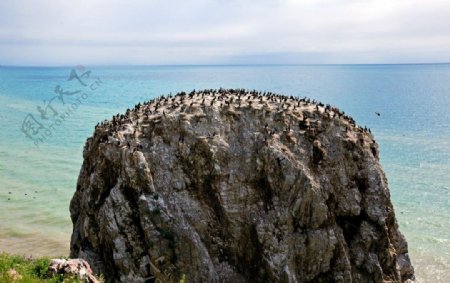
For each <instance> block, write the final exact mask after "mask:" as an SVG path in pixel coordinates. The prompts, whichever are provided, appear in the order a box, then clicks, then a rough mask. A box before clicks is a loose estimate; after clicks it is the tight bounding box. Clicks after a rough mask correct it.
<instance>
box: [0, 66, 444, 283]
mask: <svg viewBox="0 0 450 283" xmlns="http://www.w3.org/2000/svg"><path fill="white" fill-rule="evenodd" d="M71 69H72V68H71V67H66V68H13V67H0V120H1V124H0V127H1V128H0V133H1V134H0V251H7V252H12V253H18V254H26V255H30V254H33V255H53V256H59V255H68V252H69V251H68V249H69V241H70V234H71V229H72V226H71V221H70V215H69V209H68V207H69V202H70V198H71V197H72V194H73V192H74V190H75V187H76V181H77V177H78V173H79V170H80V168H81V163H82V149H83V145H84V141H85V139H86V138H87V137H88V136H90V135H91V134H92V132H93V128H94V126H95V124H96V123H97V122H99V121H101V120H103V119H109V118H111V116H112V115H113V114H116V113H119V112H120V113H123V112H125V110H126V109H127V108H131V107H133V106H134V104H135V103H137V102H139V101H141V102H142V101H144V100H148V99H150V98H152V97H155V96H157V95H160V94H168V93H170V92H172V93H176V92H177V91H182V90H192V89H203V88H219V87H224V88H248V89H254V88H255V89H258V90H263V91H264V90H270V91H274V92H277V93H282V94H286V95H296V96H300V97H303V96H308V97H310V98H313V99H316V100H320V101H322V102H324V103H330V104H333V105H335V106H338V107H339V108H341V109H343V110H344V111H345V112H346V113H347V114H350V115H351V116H353V117H354V118H355V120H356V121H357V123H358V124H360V125H363V126H364V125H367V126H368V127H370V128H371V130H372V132H373V133H374V135H375V138H376V140H377V141H378V143H379V145H380V156H381V157H380V159H381V163H382V165H383V168H384V170H385V172H386V175H387V177H388V181H389V187H390V191H391V197H392V201H393V203H394V207H395V210H396V215H397V219H398V221H399V225H400V229H401V231H402V232H403V233H404V234H405V236H406V238H407V240H408V243H409V250H410V255H411V258H412V260H413V264H414V266H415V268H416V273H417V276H418V277H419V279H421V282H446V279H447V278H450V115H449V109H450V83H449V81H450V65H446V64H442V65H334V66H333V65H332V66H170V67H169V66H168V67H91V68H86V69H84V70H83V68H82V67H78V68H77V69H75V71H77V73H78V74H80V75H81V74H82V73H84V72H85V71H87V70H90V71H91V74H90V76H89V77H87V76H86V75H85V76H84V77H82V78H80V79H81V82H82V83H85V84H86V86H83V85H82V84H81V83H80V82H78V81H77V80H70V81H68V78H69V74H70V72H71ZM97 78H100V80H101V83H99V84H98V85H96V87H97V88H96V89H95V90H92V89H89V86H90V85H91V84H92V83H94V82H95V81H96V80H97ZM58 85H60V86H61V87H62V88H63V89H64V91H78V90H80V91H81V92H80V93H77V94H73V95H64V96H63V98H64V100H65V103H66V104H65V105H63V104H62V101H60V100H58V99H56V100H55V101H53V103H52V104H51V105H53V107H54V109H55V110H56V112H58V115H61V114H63V113H64V112H65V111H67V109H68V107H70V105H72V103H75V104H76V105H78V106H77V107H76V109H74V110H72V111H71V112H70V115H66V118H65V120H63V121H60V123H59V124H58V125H55V124H52V123H53V122H52V121H55V120H54V119H55V117H53V116H52V114H53V112H52V111H51V110H49V111H47V114H48V118H49V119H48V120H43V119H42V118H41V117H40V115H39V112H38V111H37V106H41V107H43V106H44V105H45V104H44V103H43V101H44V100H45V101H49V100H50V99H52V98H53V97H55V95H56V93H55V92H54V90H55V87H56V86H58ZM82 93H85V94H86V95H85V97H86V96H87V97H86V98H85V99H84V98H82V97H81V96H80V95H81V94H82ZM77 98H78V99H79V101H80V102H81V103H78V102H77V101H76V100H77ZM375 112H380V113H381V115H380V116H377V115H375ZM27 114H32V115H33V117H34V118H35V119H36V121H37V122H40V123H41V124H42V125H43V126H47V127H49V126H50V125H53V130H52V131H51V133H50V134H51V136H49V135H47V136H44V138H42V140H43V142H42V141H38V142H37V143H38V147H37V146H35V144H34V143H33V141H32V140H31V139H29V138H27V137H26V135H25V134H24V133H23V132H22V131H21V128H22V124H23V121H24V118H25V117H26V116H27ZM56 117H58V116H56ZM41 133H42V130H41V131H40V134H41ZM30 136H32V137H33V138H35V137H36V136H39V135H36V136H34V135H30Z"/></svg>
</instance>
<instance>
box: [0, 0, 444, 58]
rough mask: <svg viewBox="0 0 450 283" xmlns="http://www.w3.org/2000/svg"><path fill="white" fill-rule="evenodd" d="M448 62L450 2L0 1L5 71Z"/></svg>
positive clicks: (0, 39) (0, 48)
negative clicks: (63, 67)
mask: <svg viewBox="0 0 450 283" xmlns="http://www.w3.org/2000/svg"><path fill="white" fill-rule="evenodd" d="M425 62H450V0H297V1H295V0H228V1H223V0H192V1H186V0H174V1H170V0H136V1H125V0H123V1H118V0H102V1H101V0H78V1H62V0H59V1H55V0H35V1H33V0H1V1H0V65H73V64H91V65H92V64H99V65H100V64H108V65H114V64H119V65H124V64H139V65H145V64H277V63H281V64H286V63H288V64H311V63H317V64H323V63H327V64H334V63H425Z"/></svg>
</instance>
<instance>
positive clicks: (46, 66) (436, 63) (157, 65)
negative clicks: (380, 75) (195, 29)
mask: <svg viewBox="0 0 450 283" xmlns="http://www.w3.org/2000/svg"><path fill="white" fill-rule="evenodd" d="M448 64H450V61H449V62H427V63H423V62H422V63H308V64H302V63H299V64H287V63H267V64H264V63H262V64H258V63H256V64H255V63H249V64H244V63H243V64H217V63H215V64H214V63H212V64H92V65H90V64H73V65H65V64H64V65H20V64H19V65H10V64H5V65H3V64H0V68H3V67H12V68H66V67H73V66H77V65H86V66H91V67H239V66H377V65H379V66H381V65H448Z"/></svg>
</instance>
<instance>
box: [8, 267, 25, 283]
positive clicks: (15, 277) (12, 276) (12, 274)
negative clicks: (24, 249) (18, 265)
mask: <svg viewBox="0 0 450 283" xmlns="http://www.w3.org/2000/svg"><path fill="white" fill-rule="evenodd" d="M6 274H7V275H8V278H9V280H11V281H12V282H16V281H19V280H21V279H22V275H20V274H19V272H17V270H15V269H13V268H11V269H10V270H8V272H6Z"/></svg>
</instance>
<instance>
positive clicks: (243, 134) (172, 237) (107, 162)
mask: <svg viewBox="0 0 450 283" xmlns="http://www.w3.org/2000/svg"><path fill="white" fill-rule="evenodd" d="M83 156H84V163H83V166H82V169H81V172H80V176H79V179H78V184H77V189H76V192H75V195H74V197H73V199H72V202H71V206H70V211H71V216H72V221H73V223H74V230H73V235H72V241H71V256H72V257H80V258H84V259H86V260H88V261H89V262H90V263H91V265H92V266H93V268H94V270H95V271H97V272H102V273H104V275H105V277H106V279H107V280H108V281H110V282H116V281H117V282H171V281H172V282H178V280H179V279H180V278H185V279H186V281H187V282H383V281H384V282H405V281H408V280H410V279H413V278H414V275H413V268H412V266H411V263H410V260H409V257H408V250H407V244H406V241H405V239H404V237H403V236H402V235H401V233H400V232H399V231H398V226H397V222H396V219H395V214H394V209H393V207H392V204H391V202H390V197H389V190H388V186H387V181H386V178H385V175H384V173H383V170H382V169H381V167H380V164H379V162H378V147H377V144H376V143H375V141H374V140H373V137H372V135H371V134H370V133H369V132H368V131H366V130H365V129H362V128H360V127H357V126H356V125H355V124H354V121H353V120H352V119H351V118H350V117H348V116H346V115H344V114H343V113H341V112H340V111H339V110H338V109H336V108H333V107H330V106H328V105H327V106H326V105H323V104H320V103H319V104H318V103H316V102H314V101H309V100H307V99H298V98H293V97H284V96H279V95H275V94H272V93H263V94H261V93H257V92H254V91H252V92H247V91H243V90H222V89H221V90H205V91H201V92H192V93H190V94H186V93H180V94H177V95H175V96H168V97H161V98H158V99H154V100H152V101H149V102H146V103H144V104H142V105H141V104H138V105H136V107H135V108H134V109H132V110H128V111H127V113H126V114H125V115H117V116H115V117H113V120H111V121H108V122H104V123H102V124H101V125H98V126H97V127H96V129H95V133H94V136H93V137H91V138H89V139H88V140H87V142H86V145H85V148H84V152H83Z"/></svg>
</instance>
